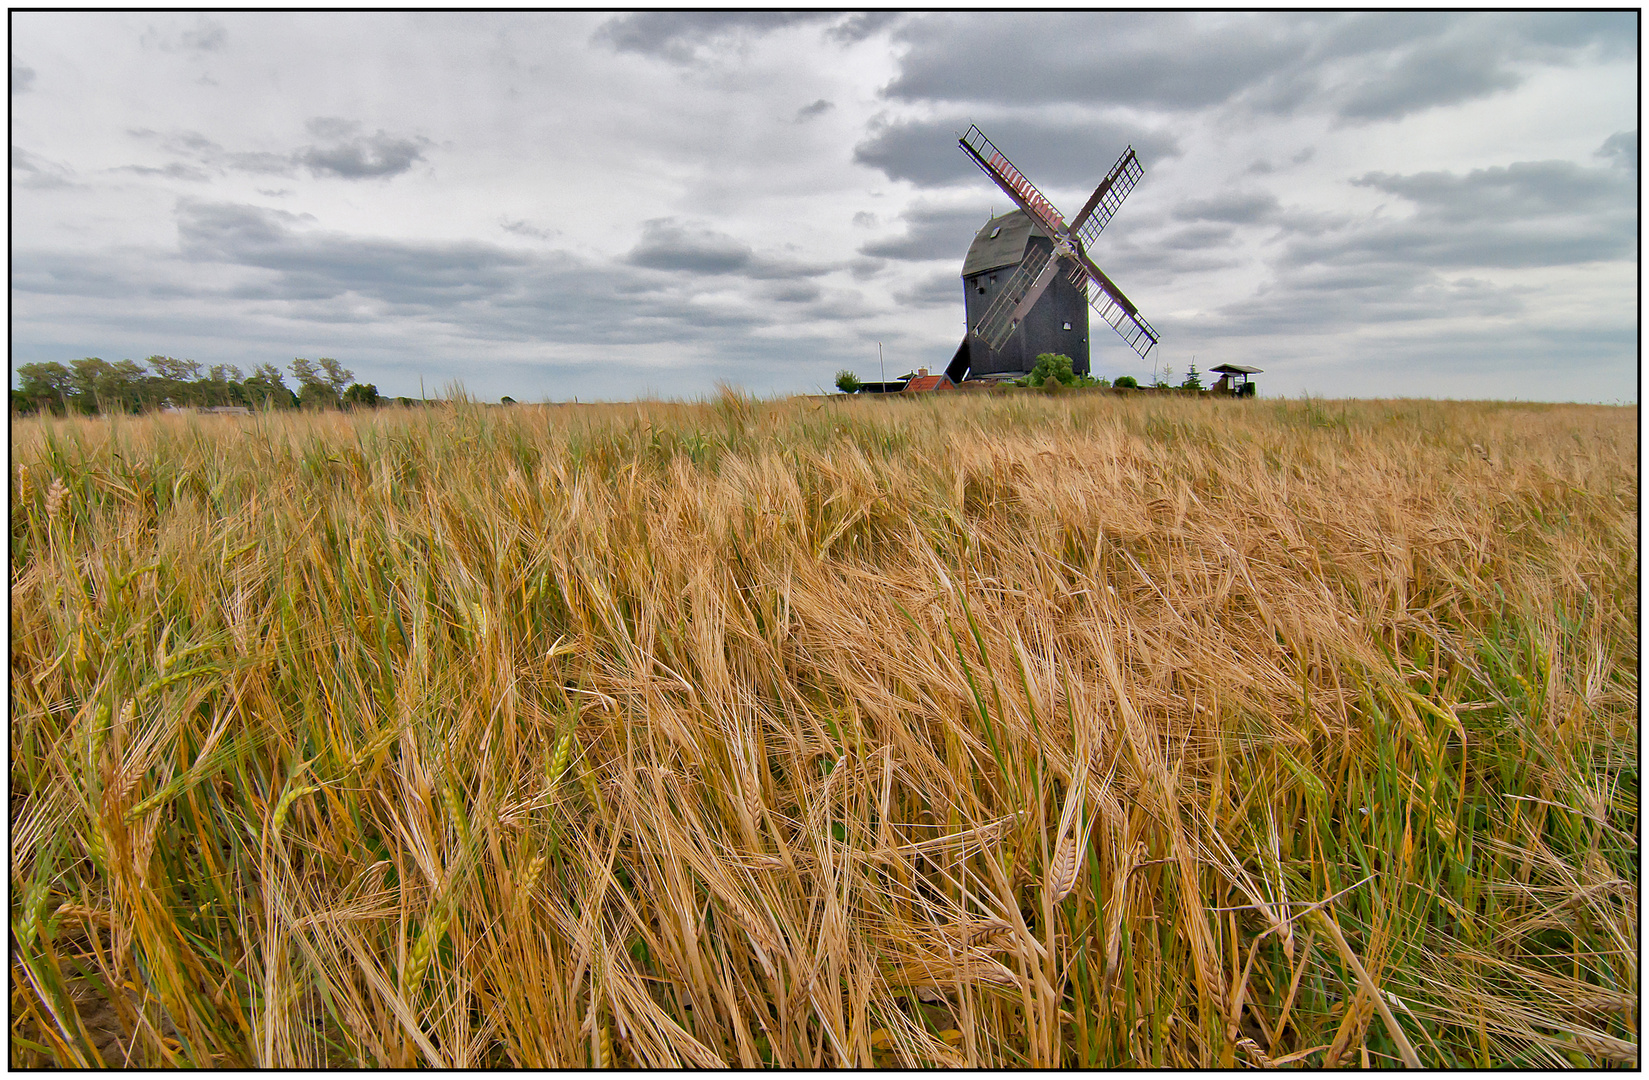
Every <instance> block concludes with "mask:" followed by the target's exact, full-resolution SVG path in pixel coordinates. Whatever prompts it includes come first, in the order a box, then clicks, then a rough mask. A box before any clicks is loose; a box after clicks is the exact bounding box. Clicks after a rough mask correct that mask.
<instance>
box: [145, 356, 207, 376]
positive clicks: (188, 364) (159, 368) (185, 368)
mask: <svg viewBox="0 0 1649 1080" xmlns="http://www.w3.org/2000/svg"><path fill="white" fill-rule="evenodd" d="M144 363H146V364H148V365H149V366H150V367H152V368H154V369H155V374H156V375H159V376H160V377H161V378H163V379H174V380H176V381H177V382H188V381H191V380H193V379H198V378H200V363H199V362H198V361H195V360H179V359H178V358H177V357H175V356H151V357H149V359H147V360H145V361H144Z"/></svg>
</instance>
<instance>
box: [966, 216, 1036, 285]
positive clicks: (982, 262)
mask: <svg viewBox="0 0 1649 1080" xmlns="http://www.w3.org/2000/svg"><path fill="white" fill-rule="evenodd" d="M993 232H995V233H996V235H995V236H994V237H992V236H991V233H993ZM1047 235H1048V233H1047V231H1046V230H1044V229H1043V228H1042V227H1041V226H1039V225H1037V224H1036V222H1034V221H1032V220H1031V215H1029V214H1027V213H1025V211H1023V210H1014V211H1011V212H1009V213H1006V214H1003V215H1001V216H1000V217H993V218H991V219H990V220H989V221H987V222H985V225H984V227H983V228H981V229H980V230H979V232H978V233H977V234H975V236H974V238H973V244H972V245H971V246H969V248H968V257H967V258H966V259H963V260H962V276H963V277H965V278H970V277H973V276H974V275H975V274H983V273H984V272H985V271H987V270H996V269H999V268H1001V267H1004V266H1015V265H1017V264H1018V263H1019V262H1020V261H1022V260H1023V259H1024V258H1025V244H1026V243H1027V242H1028V241H1029V240H1030V238H1031V237H1033V236H1047Z"/></svg>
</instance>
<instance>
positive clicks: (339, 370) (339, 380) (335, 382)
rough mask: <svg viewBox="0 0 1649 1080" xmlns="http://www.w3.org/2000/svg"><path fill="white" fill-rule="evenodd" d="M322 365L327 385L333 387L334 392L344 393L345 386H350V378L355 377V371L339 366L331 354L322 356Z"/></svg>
mask: <svg viewBox="0 0 1649 1080" xmlns="http://www.w3.org/2000/svg"><path fill="white" fill-rule="evenodd" d="M320 365H321V372H322V378H323V379H324V380H325V381H326V385H328V386H330V387H331V388H332V392H333V393H334V394H342V393H343V392H344V387H346V386H348V385H349V383H350V380H352V379H353V378H355V373H354V372H353V371H350V370H349V369H348V368H346V367H341V366H339V364H338V362H337V361H336V360H334V359H332V357H330V356H323V357H321V359H320Z"/></svg>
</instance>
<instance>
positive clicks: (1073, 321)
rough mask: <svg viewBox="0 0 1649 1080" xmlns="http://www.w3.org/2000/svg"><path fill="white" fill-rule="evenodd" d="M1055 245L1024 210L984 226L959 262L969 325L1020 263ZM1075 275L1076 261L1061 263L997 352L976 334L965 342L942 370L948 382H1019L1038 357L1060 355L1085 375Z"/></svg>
mask: <svg viewBox="0 0 1649 1080" xmlns="http://www.w3.org/2000/svg"><path fill="white" fill-rule="evenodd" d="M1053 247H1054V242H1053V240H1052V239H1051V238H1050V237H1049V236H1048V233H1047V231H1046V230H1045V229H1043V228H1042V226H1040V225H1038V224H1037V223H1036V222H1034V221H1033V220H1032V219H1031V216H1030V215H1029V214H1027V213H1025V211H1023V210H1014V211H1012V212H1011V213H1007V214H1003V215H1001V216H1000V217H993V218H991V219H990V220H989V221H987V222H985V225H984V227H983V228H981V229H980V230H979V232H978V234H977V235H976V236H974V238H973V244H972V245H971V246H970V247H969V248H968V255H967V258H965V259H964V260H962V299H963V306H964V307H965V309H966V314H967V324H968V326H969V327H975V326H978V325H979V323H980V320H982V319H983V318H984V317H985V312H987V311H989V310H990V307H991V305H992V304H993V303H995V302H996V299H997V297H998V296H999V295H1000V294H1001V292H1002V290H1003V289H1004V288H1006V287H1007V284H1008V281H1009V279H1011V278H1012V277H1013V275H1014V271H1015V270H1017V269H1019V265H1020V264H1021V263H1023V262H1025V261H1026V260H1027V259H1028V258H1030V257H1031V256H1032V255H1033V254H1034V253H1036V252H1037V251H1039V250H1041V251H1047V252H1052V251H1053ZM1073 272H1074V273H1080V272H1079V271H1077V270H1076V266H1075V264H1074V263H1068V262H1066V261H1063V260H1062V261H1061V263H1060V266H1059V274H1058V276H1056V277H1055V278H1054V281H1053V283H1052V284H1051V285H1049V286H1048V288H1047V291H1046V292H1044V293H1043V294H1042V295H1041V296H1040V297H1038V298H1037V301H1036V303H1035V305H1034V306H1032V308H1031V310H1030V311H1028V312H1026V314H1025V319H1024V321H1023V322H1021V323H1020V324H1019V326H1018V327H1016V328H1015V329H1014V332H1013V336H1012V337H1010V338H1008V340H1007V341H1006V342H1004V343H1003V345H1002V347H1001V348H1000V349H992V348H990V347H989V346H988V345H986V344H985V343H984V341H982V340H980V337H979V335H978V334H975V333H971V332H970V333H969V334H968V335H967V336H966V337H965V338H963V339H962V344H961V346H960V347H958V348H957V350H956V355H955V356H954V357H952V358H951V362H950V364H949V365H948V366H947V367H946V369H945V370H946V372H947V373H948V374H949V375H950V377H951V379H952V380H953V381H954V380H956V379H958V378H969V379H979V378H984V377H988V376H992V375H997V376H1003V377H1013V378H1017V377H1019V376H1021V375H1025V374H1028V373H1029V372H1030V370H1031V369H1032V368H1034V367H1036V358H1037V357H1038V356H1040V355H1041V354H1042V353H1064V354H1065V355H1066V356H1069V357H1070V358H1071V370H1072V371H1074V372H1076V373H1077V374H1078V375H1086V374H1088V298H1087V296H1086V295H1084V293H1083V292H1082V290H1081V289H1079V288H1078V287H1077V286H1076V285H1075V284H1074V283H1073V282H1072V280H1071V278H1072V274H1073Z"/></svg>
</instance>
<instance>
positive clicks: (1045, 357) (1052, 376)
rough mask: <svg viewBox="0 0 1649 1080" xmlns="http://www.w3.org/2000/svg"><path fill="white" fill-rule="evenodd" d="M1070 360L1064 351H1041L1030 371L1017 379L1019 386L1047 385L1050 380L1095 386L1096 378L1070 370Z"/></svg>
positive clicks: (1063, 384) (1061, 383) (1067, 383)
mask: <svg viewBox="0 0 1649 1080" xmlns="http://www.w3.org/2000/svg"><path fill="white" fill-rule="evenodd" d="M1071 365H1072V360H1071V358H1070V357H1069V356H1066V355H1065V354H1064V353H1042V354H1041V355H1039V356H1038V357H1037V358H1036V366H1035V367H1034V368H1032V369H1031V373H1030V374H1029V375H1027V376H1025V377H1024V378H1023V379H1020V380H1019V385H1020V386H1040V387H1044V388H1046V387H1047V384H1048V383H1049V381H1050V380H1051V381H1052V382H1054V383H1057V384H1058V385H1060V386H1079V387H1081V386H1097V385H1098V380H1096V379H1093V378H1090V377H1089V376H1087V375H1078V374H1077V373H1076V372H1075V371H1073V370H1072V367H1071Z"/></svg>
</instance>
